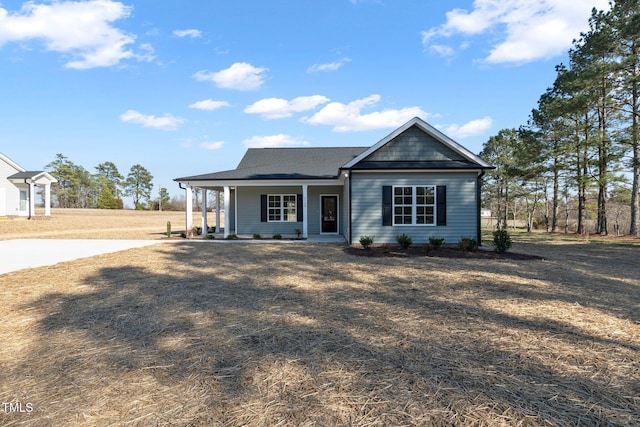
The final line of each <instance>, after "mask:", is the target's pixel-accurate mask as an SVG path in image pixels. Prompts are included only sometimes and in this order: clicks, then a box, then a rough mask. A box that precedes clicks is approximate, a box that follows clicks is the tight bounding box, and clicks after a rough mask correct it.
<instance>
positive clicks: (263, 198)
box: [260, 194, 267, 222]
mask: <svg viewBox="0 0 640 427" xmlns="http://www.w3.org/2000/svg"><path fill="white" fill-rule="evenodd" d="M260 222H267V195H266V194H261V195H260Z"/></svg>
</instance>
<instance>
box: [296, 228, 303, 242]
mask: <svg viewBox="0 0 640 427" xmlns="http://www.w3.org/2000/svg"><path fill="white" fill-rule="evenodd" d="M295 233H296V236H298V239H299V238H300V236H302V230H300V229H299V228H296V230H295Z"/></svg>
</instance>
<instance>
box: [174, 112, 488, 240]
mask: <svg viewBox="0 0 640 427" xmlns="http://www.w3.org/2000/svg"><path fill="white" fill-rule="evenodd" d="M492 168H493V166H491V165H490V164H488V163H487V162H485V161H484V160H482V159H481V158H479V157H478V156H476V155H475V154H473V153H472V152H470V151H469V150H467V149H466V148H464V147H463V146H461V145H460V144H458V143H457V142H455V141H453V140H452V139H451V138H449V137H448V136H446V135H444V134H443V133H442V132H440V131H439V130H437V129H435V128H434V127H432V126H431V125H429V124H428V123H426V122H425V121H424V120H422V119H420V118H417V117H416V118H413V119H412V120H410V121H408V122H407V123H405V124H404V125H402V126H400V127H399V128H398V129H396V130H395V131H393V132H392V133H390V134H389V135H387V136H386V137H384V138H383V139H381V140H380V141H379V142H377V143H376V144H374V145H373V146H370V147H332V148H320V147H318V148H251V149H249V150H248V151H247V152H246V154H245V155H244V157H243V158H242V160H241V161H240V164H238V167H237V168H235V169H232V170H226V171H221V172H214V173H208V174H204V175H194V176H186V177H182V178H176V179H175V181H176V182H178V183H179V185H180V187H181V188H184V189H185V190H186V201H187V203H186V204H187V208H186V226H187V229H191V228H192V226H193V218H192V193H191V191H192V189H193V188H199V189H203V190H211V191H215V192H217V194H218V196H220V193H223V194H224V198H223V200H224V213H225V215H224V228H223V230H224V236H225V237H226V236H228V235H229V234H236V235H248V236H251V235H252V234H254V233H257V234H260V235H262V236H265V237H271V236H272V235H274V234H281V235H282V236H285V235H295V234H296V233H299V234H301V236H302V237H308V236H309V235H331V234H333V235H341V236H344V238H345V240H346V241H347V242H348V243H356V242H358V241H359V239H360V237H361V236H363V235H368V236H373V237H374V239H375V243H395V241H396V240H395V239H396V236H398V235H400V234H403V233H406V234H407V235H409V236H411V237H412V239H413V241H414V242H415V243H420V242H427V241H428V239H429V237H430V236H433V237H443V238H445V241H446V242H449V243H453V242H457V241H458V240H460V239H461V238H462V237H472V238H475V239H477V240H478V242H480V205H481V201H480V188H481V182H482V176H483V175H484V173H485V171H486V170H488V169H492ZM203 194H205V195H206V191H203ZM216 200H220V197H217V198H216ZM204 206H206V199H205V200H203V207H204ZM216 211H217V213H218V215H216V218H220V215H219V213H220V206H219V204H218V206H217V207H216ZM202 225H203V227H202V228H203V230H205V232H206V226H207V209H206V208H203V211H202ZM216 231H217V232H220V224H219V223H217V224H216Z"/></svg>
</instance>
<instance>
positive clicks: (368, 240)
mask: <svg viewBox="0 0 640 427" xmlns="http://www.w3.org/2000/svg"><path fill="white" fill-rule="evenodd" d="M360 244H361V245H362V247H363V248H365V249H369V246H371V245H373V237H372V236H360Z"/></svg>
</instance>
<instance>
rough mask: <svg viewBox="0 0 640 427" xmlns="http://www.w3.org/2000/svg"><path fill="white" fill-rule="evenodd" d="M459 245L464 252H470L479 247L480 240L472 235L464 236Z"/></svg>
mask: <svg viewBox="0 0 640 427" xmlns="http://www.w3.org/2000/svg"><path fill="white" fill-rule="evenodd" d="M458 247H459V248H460V249H462V252H469V251H472V250H474V249H476V248H477V247H478V242H477V241H476V239H472V238H471V237H462V238H461V239H460V240H459V241H458Z"/></svg>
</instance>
